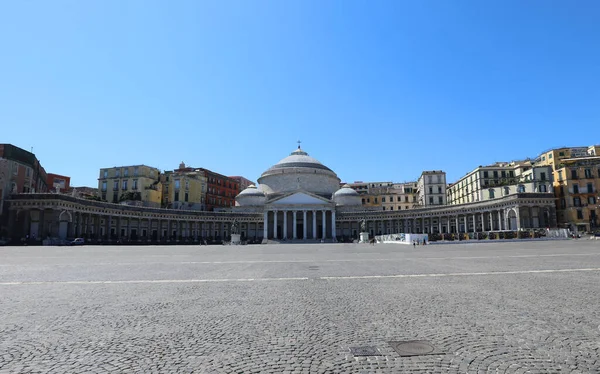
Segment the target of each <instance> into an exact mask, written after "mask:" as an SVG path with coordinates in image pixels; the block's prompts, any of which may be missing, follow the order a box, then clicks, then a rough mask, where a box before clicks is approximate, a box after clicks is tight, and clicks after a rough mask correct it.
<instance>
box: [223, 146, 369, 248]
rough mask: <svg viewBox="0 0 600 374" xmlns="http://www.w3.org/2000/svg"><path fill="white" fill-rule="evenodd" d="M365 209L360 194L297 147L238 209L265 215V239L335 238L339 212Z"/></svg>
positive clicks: (263, 177) (246, 193)
mask: <svg viewBox="0 0 600 374" xmlns="http://www.w3.org/2000/svg"><path fill="white" fill-rule="evenodd" d="M352 207H355V209H361V210H362V209H363V208H362V203H361V198H360V196H359V195H358V193H357V192H356V191H354V190H353V189H351V188H349V187H348V186H344V187H342V188H340V178H338V176H337V175H336V174H335V172H333V170H331V169H330V168H328V167H327V166H325V165H323V164H322V163H321V162H319V161H318V160H316V159H315V158H313V157H311V156H309V154H308V153H306V152H305V151H304V150H302V149H301V148H300V146H298V149H296V150H294V151H293V152H292V153H291V154H290V155H289V156H287V157H285V158H284V159H282V160H281V161H279V162H278V163H276V164H275V165H273V166H272V167H270V168H269V169H268V170H267V171H265V172H264V173H262V175H261V176H260V178H259V179H258V186H254V185H251V186H249V187H248V188H246V189H245V190H243V191H242V192H240V194H239V195H237V196H236V208H234V211H249V212H258V211H262V213H263V215H264V225H263V238H269V239H273V238H277V239H288V240H294V239H329V238H331V239H335V238H336V218H335V215H336V210H339V209H344V210H348V209H352Z"/></svg>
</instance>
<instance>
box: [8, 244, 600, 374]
mask: <svg viewBox="0 0 600 374" xmlns="http://www.w3.org/2000/svg"><path fill="white" fill-rule="evenodd" d="M533 244H537V243H531V246H526V247H522V246H516V245H511V246H508V247H507V246H502V245H495V246H496V247H495V248H491V249H487V248H490V247H489V246H490V245H489V244H488V245H486V249H485V250H482V249H480V248H478V247H477V246H470V247H466V246H465V247H463V248H458V247H459V246H458V245H453V246H452V247H453V249H452V250H448V251H446V250H445V249H446V248H448V247H443V246H430V247H427V249H425V247H423V248H422V250H421V251H420V252H415V251H413V250H412V249H410V248H405V249H403V250H402V251H398V249H397V248H396V247H397V246H395V245H391V248H389V247H388V246H376V248H377V252H367V251H368V250H372V249H370V248H366V247H359V246H355V247H354V248H352V249H351V250H347V248H348V247H344V246H342V245H337V246H331V245H324V246H315V245H311V246H297V245H293V246H286V245H280V246H273V247H275V248H265V247H264V246H257V247H254V248H253V247H251V246H246V247H237V248H227V249H225V250H223V253H222V254H221V255H219V253H218V250H220V249H221V248H210V249H205V251H208V252H210V253H209V254H207V252H202V251H197V250H196V251H194V249H193V248H183V247H163V248H161V247H154V248H152V249H151V250H149V251H148V253H147V255H150V256H162V255H169V254H170V255H172V257H171V258H169V259H168V260H165V261H162V262H161V261H156V260H157V259H161V258H162V259H166V258H167V257H154V261H148V258H147V257H146V256H144V252H143V250H142V249H137V248H134V249H129V248H126V247H123V248H116V247H112V248H108V249H109V251H107V252H104V253H103V252H101V251H99V250H98V249H96V248H92V247H88V248H81V249H80V248H78V250H79V251H78V252H71V251H72V249H61V248H37V249H36V248H27V249H25V250H22V251H20V249H19V248H0V261H1V262H0V276H1V278H2V282H5V283H3V284H0V301H1V302H0V316H2V318H1V319H0V373H47V372H50V373H67V372H68V373H79V372H81V373H114V372H122V373H153V372H156V373H173V372H174V373H269V372H271V373H284V372H289V373H595V372H599V371H600V328H599V327H600V298H599V297H598V292H597V289H598V284H599V281H600V271H594V270H590V271H573V272H549V273H532V272H528V271H529V270H535V269H554V270H560V269H562V270H569V269H575V268H574V267H577V269H583V268H588V269H593V268H600V256H598V255H597V254H598V253H600V246H598V245H594V244H592V243H587V242H577V241H573V242H565V243H561V244H560V246H559V247H544V246H536V245H533ZM434 247H435V248H434ZM100 248H102V247H100ZM205 248H206V247H205ZM345 248H346V250H347V252H344V249H345ZM299 251H300V252H301V253H299ZM15 253H17V254H15ZM273 254H276V256H277V257H278V258H279V259H280V260H284V261H298V260H310V262H308V263H298V262H288V263H286V262H268V261H270V260H271V259H272V258H273ZM553 254H554V255H555V254H558V256H548V255H553ZM36 255H38V256H39V257H38V256H36ZM522 255H527V256H533V257H525V258H524V257H518V256H522ZM44 256H46V257H49V258H56V257H58V258H60V261H56V260H53V261H51V262H50V263H49V264H45V265H44V264H43V263H42V262H41V261H39V259H40V258H42V257H44ZM138 256H139V257H138ZM352 256H355V257H358V258H361V259H362V258H365V259H366V258H368V257H371V258H374V259H377V258H379V259H381V260H382V261H371V262H369V263H363V262H360V261H354V262H348V261H346V262H341V261H339V260H344V259H345V258H347V257H352ZM445 257H452V258H453V259H452V261H450V260H444V258H445ZM475 257H478V258H475ZM481 257H483V258H481ZM32 258H33V259H32ZM90 258H93V259H94V260H95V261H91V260H90ZM436 258H439V260H436ZM7 259H8V261H7ZM207 259H208V260H209V262H210V261H212V262H217V261H240V263H237V264H225V265H226V267H225V268H224V265H223V264H218V263H213V264H203V265H202V267H200V269H205V270H206V271H205V272H204V273H198V274H195V275H194V274H191V272H193V271H194V269H196V270H197V269H198V268H194V267H188V266H186V265H185V264H182V262H189V261H197V262H201V261H204V262H206V260H207ZM387 259H392V260H393V261H392V260H387ZM402 259H404V260H405V261H402ZM461 259H462V260H461ZM108 260H110V261H108ZM182 260H184V261H182ZM243 261H259V262H258V263H244V262H243ZM93 262H95V263H107V264H108V263H110V262H112V265H110V264H108V265H101V266H86V265H82V264H88V265H90V263H93ZM123 262H134V263H135V266H134V267H133V269H134V270H132V268H130V267H127V266H123V265H119V264H120V263H123ZM149 262H150V263H149ZM156 262H158V265H159V266H156V264H153V263H156ZM382 264H386V266H390V267H393V269H394V270H395V273H396V274H398V275H402V274H424V273H419V271H429V272H431V273H428V274H450V273H449V271H451V273H455V272H454V270H460V271H463V272H464V271H468V272H471V273H475V272H477V271H480V272H482V273H485V271H481V270H485V269H488V270H489V269H490V266H492V265H494V266H493V267H492V268H493V269H495V270H498V273H494V274H482V275H451V276H428V277H409V278H356V276H362V275H369V276H379V275H385V273H386V272H387V271H388V270H390V268H389V267H386V266H382ZM2 265H4V266H2ZM234 265H235V266H234ZM40 266H41V267H40ZM311 266H312V267H313V269H311V268H310V267H311ZM314 267H317V268H318V269H314ZM190 269H191V270H190ZM224 269H225V270H224ZM339 269H342V270H343V271H341V270H339ZM514 269H519V270H520V271H522V273H507V271H512V270H514ZM219 274H222V275H226V276H227V277H230V278H231V279H232V280H231V281H219V282H189V281H186V279H188V280H189V279H191V278H189V277H190V276H192V275H194V277H195V278H202V277H203V276H205V275H206V276H210V277H213V276H216V275H219ZM249 274H254V275H256V278H255V279H257V280H250V279H247V278H244V276H247V275H249ZM336 274H343V275H342V276H341V277H340V276H338V275H336ZM23 275H26V278H28V279H31V280H34V281H38V282H40V283H39V284H18V283H16V284H8V283H6V282H7V281H18V280H20V279H23ZM165 275H167V277H165ZM286 275H298V278H299V279H293V280H285V279H276V278H273V279H272V280H270V281H260V280H259V279H261V278H260V277H270V276H278V277H279V278H283V276H286ZM142 276H143V278H142ZM175 276H177V277H176V278H174V277H175ZM53 277H54V278H56V279H62V278H64V279H68V280H69V281H79V283H61V282H58V283H48V282H46V281H48V280H51V279H53ZM61 277H62V278H61ZM135 277H137V279H139V280H156V279H167V280H168V279H171V280H179V281H181V282H175V281H174V282H164V283H91V282H90V281H94V280H97V279H120V278H125V279H133V278H135ZM327 277H329V278H327ZM204 279H212V278H204ZM240 279H244V280H243V281H240ZM403 340H426V341H428V342H430V343H431V344H432V345H433V346H435V348H436V352H440V354H435V355H426V356H414V357H400V355H398V353H397V352H395V351H394V349H393V348H392V346H391V345H390V344H389V343H388V342H390V341H403ZM364 346H372V347H375V348H376V349H377V350H378V351H379V352H380V353H381V355H378V356H360V357H354V356H353V355H352V354H351V348H352V347H364Z"/></svg>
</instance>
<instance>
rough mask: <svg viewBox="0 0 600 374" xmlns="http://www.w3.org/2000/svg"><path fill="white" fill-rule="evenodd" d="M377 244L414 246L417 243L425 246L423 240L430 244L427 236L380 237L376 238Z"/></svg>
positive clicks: (398, 235) (399, 235) (396, 235)
mask: <svg viewBox="0 0 600 374" xmlns="http://www.w3.org/2000/svg"><path fill="white" fill-rule="evenodd" d="M375 239H376V240H377V243H395V244H407V245H410V244H413V242H414V241H417V242H418V243H419V244H423V240H425V242H426V243H429V236H428V235H427V234H388V235H378V236H376V237H375Z"/></svg>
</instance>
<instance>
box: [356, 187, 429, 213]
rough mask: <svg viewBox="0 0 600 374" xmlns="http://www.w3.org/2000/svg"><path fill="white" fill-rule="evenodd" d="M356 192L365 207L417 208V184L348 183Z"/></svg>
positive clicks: (384, 208) (386, 208)
mask: <svg viewBox="0 0 600 374" xmlns="http://www.w3.org/2000/svg"><path fill="white" fill-rule="evenodd" d="M348 186H350V188H352V189H353V190H355V191H357V192H358V194H359V195H360V197H361V201H362V205H363V206H365V207H379V208H381V210H406V209H413V208H415V207H417V206H418V201H417V182H404V183H393V182H362V181H357V182H354V183H348Z"/></svg>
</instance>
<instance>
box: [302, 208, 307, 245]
mask: <svg viewBox="0 0 600 374" xmlns="http://www.w3.org/2000/svg"><path fill="white" fill-rule="evenodd" d="M302 213H303V219H304V220H303V221H302V239H304V240H306V231H307V230H306V226H308V222H307V221H306V210H303V211H302Z"/></svg>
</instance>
